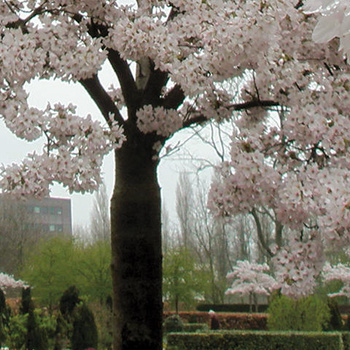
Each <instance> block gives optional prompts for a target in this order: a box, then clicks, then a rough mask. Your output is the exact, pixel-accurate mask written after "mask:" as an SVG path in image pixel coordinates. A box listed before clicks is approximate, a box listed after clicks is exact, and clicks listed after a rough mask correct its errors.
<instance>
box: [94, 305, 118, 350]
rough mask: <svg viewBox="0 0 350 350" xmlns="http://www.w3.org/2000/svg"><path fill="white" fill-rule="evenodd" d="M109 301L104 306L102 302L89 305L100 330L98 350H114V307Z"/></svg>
mask: <svg viewBox="0 0 350 350" xmlns="http://www.w3.org/2000/svg"><path fill="white" fill-rule="evenodd" d="M109 299H110V298H108V299H107V301H106V302H105V303H103V304H101V303H100V302H94V303H89V307H90V309H91V310H92V311H93V314H94V316H95V321H96V326H97V330H98V342H99V345H98V349H103V350H109V349H112V343H113V327H112V316H113V313H112V305H111V304H110V302H109Z"/></svg>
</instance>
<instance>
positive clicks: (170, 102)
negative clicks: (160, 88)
mask: <svg viewBox="0 0 350 350" xmlns="http://www.w3.org/2000/svg"><path fill="white" fill-rule="evenodd" d="M185 97H186V95H185V93H184V92H183V90H182V88H181V86H180V85H175V86H174V87H173V88H172V89H171V90H170V91H169V92H168V93H167V94H166V96H165V97H164V99H163V107H164V108H167V109H170V108H171V109H177V108H178V107H179V106H180V105H181V103H182V102H183V101H184V99H185Z"/></svg>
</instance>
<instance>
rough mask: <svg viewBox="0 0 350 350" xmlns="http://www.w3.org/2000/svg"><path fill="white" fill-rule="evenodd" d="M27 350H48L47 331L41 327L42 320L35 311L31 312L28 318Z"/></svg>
mask: <svg viewBox="0 0 350 350" xmlns="http://www.w3.org/2000/svg"><path fill="white" fill-rule="evenodd" d="M25 344H26V349H35V350H47V349H48V338H47V334H46V330H45V329H44V328H41V327H40V320H38V318H37V317H36V314H35V313H34V310H30V312H29V314H28V318H27V334H26V341H25Z"/></svg>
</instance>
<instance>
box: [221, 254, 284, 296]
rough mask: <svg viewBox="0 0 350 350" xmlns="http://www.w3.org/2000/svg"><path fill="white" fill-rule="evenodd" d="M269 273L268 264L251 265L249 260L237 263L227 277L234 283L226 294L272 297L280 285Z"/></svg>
mask: <svg viewBox="0 0 350 350" xmlns="http://www.w3.org/2000/svg"><path fill="white" fill-rule="evenodd" d="M269 271H270V268H269V266H268V265H267V264H257V263H250V262H249V261H247V260H244V261H242V260H240V261H237V265H236V266H235V267H234V268H233V271H232V272H230V273H229V274H228V275H227V278H228V279H233V282H232V286H231V287H230V288H228V289H227V290H226V293H225V294H227V295H228V294H237V293H239V294H243V295H250V294H263V295H270V294H271V292H272V291H273V290H275V289H277V288H278V285H277V283H276V281H275V279H274V278H273V277H272V276H271V275H269V274H268V272H269Z"/></svg>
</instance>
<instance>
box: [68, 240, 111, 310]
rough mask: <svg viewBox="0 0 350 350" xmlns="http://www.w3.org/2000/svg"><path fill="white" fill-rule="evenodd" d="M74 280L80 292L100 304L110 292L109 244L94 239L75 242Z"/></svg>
mask: <svg viewBox="0 0 350 350" xmlns="http://www.w3.org/2000/svg"><path fill="white" fill-rule="evenodd" d="M75 259H76V265H75V268H76V273H75V275H76V280H75V284H76V285H77V286H78V288H79V291H80V294H81V295H82V296H87V297H88V299H89V300H97V301H100V303H101V304H102V303H103V302H104V300H106V298H107V297H108V296H109V295H111V294H112V274H111V244H110V242H109V241H103V240H100V241H96V242H94V243H92V244H88V245H81V244H80V245H79V244H76V255H75Z"/></svg>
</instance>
